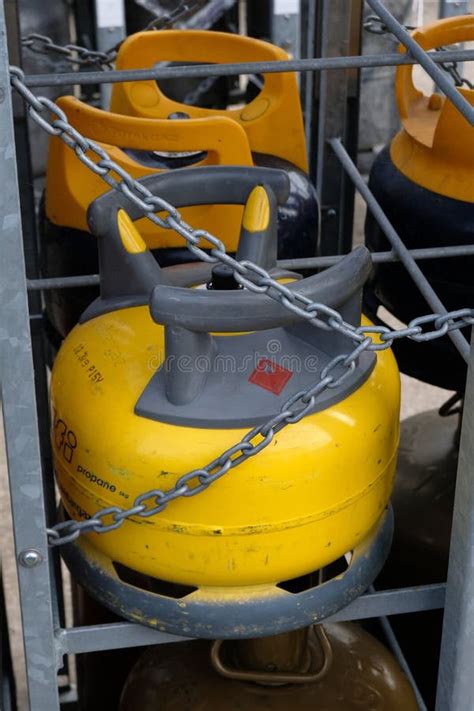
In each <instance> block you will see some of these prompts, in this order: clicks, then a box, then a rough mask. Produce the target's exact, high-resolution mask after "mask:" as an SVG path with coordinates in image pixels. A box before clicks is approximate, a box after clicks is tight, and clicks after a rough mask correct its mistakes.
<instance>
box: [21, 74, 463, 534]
mask: <svg viewBox="0 0 474 711" xmlns="http://www.w3.org/2000/svg"><path fill="white" fill-rule="evenodd" d="M10 75H11V84H12V86H13V87H14V88H15V89H16V90H17V91H18V92H19V94H20V95H21V96H22V97H23V99H24V100H25V102H26V104H27V107H28V112H29V114H30V116H31V118H32V119H33V121H35V123H37V124H38V125H39V126H41V127H42V128H43V129H44V130H45V131H47V132H48V133H49V134H50V135H52V136H56V137H58V138H59V139H60V140H62V141H63V142H64V143H65V144H66V145H67V146H69V148H71V149H72V150H73V151H74V152H75V154H76V156H77V157H78V159H79V160H80V161H81V162H82V163H83V164H84V165H86V166H87V167H88V168H90V170H91V171H92V172H93V173H95V175H98V176H99V177H101V178H102V180H104V181H105V182H106V183H107V184H108V185H109V186H110V187H112V188H114V189H115V190H117V191H119V192H120V193H122V194H123V195H125V196H126V197H127V198H128V199H129V200H130V201H131V202H133V203H134V205H136V206H138V207H139V208H140V210H142V211H143V213H144V215H145V216H146V217H148V219H149V220H151V221H152V222H154V223H155V224H157V225H159V226H160V227H163V228H165V229H171V230H174V231H175V232H177V233H178V234H179V235H181V236H182V237H183V238H184V240H185V242H186V246H187V248H188V249H189V251H190V252H192V254H193V255H194V256H196V257H198V258H199V259H201V260H203V261H205V262H210V263H216V262H220V263H221V264H225V265H227V266H230V267H231V268H232V270H233V273H234V277H235V279H236V280H237V282H238V283H239V284H241V285H242V286H243V287H245V288H247V289H249V290H250V291H252V292H254V293H258V294H266V295H267V296H269V297H270V298H272V299H274V300H275V301H277V302H278V303H280V304H281V305H283V306H284V307H285V308H287V309H288V310H289V311H291V312H293V313H295V314H297V315H298V316H300V317H301V318H303V319H305V320H307V321H308V322H309V323H311V324H313V325H314V326H316V327H318V328H322V329H324V330H331V329H332V330H334V331H337V332H338V333H341V334H342V335H344V336H345V337H347V338H348V339H349V341H350V342H351V343H352V344H353V346H354V347H353V348H352V349H351V350H349V351H348V352H347V353H344V354H341V355H338V356H336V357H335V358H333V359H332V360H331V361H330V362H329V363H328V364H327V365H326V366H325V368H323V370H322V371H321V373H320V374H319V378H318V379H317V380H316V382H315V383H314V385H312V386H311V387H310V388H308V389H307V390H301V391H299V392H297V393H295V394H294V395H292V396H291V397H290V398H289V399H288V400H287V401H286V402H285V403H284V404H283V405H282V407H281V409H280V412H279V413H278V415H276V416H275V417H272V418H271V419H270V420H268V421H267V422H265V424H263V425H259V426H258V427H255V428H253V429H252V430H250V431H249V432H248V433H247V434H246V435H245V436H244V437H243V438H242V439H241V440H240V441H239V442H237V443H236V444H234V445H233V446H232V447H229V448H228V449H226V451H225V452H223V453H222V454H221V455H220V456H219V457H217V458H216V459H214V460H213V461H212V462H209V463H208V464H207V465H205V466H203V467H202V468H199V469H193V470H192V471H190V472H187V473H186V474H184V475H183V476H181V477H179V479H178V480H177V482H176V483H175V485H174V486H173V487H171V488H170V489H167V490H161V489H152V490H150V491H147V492H144V493H143V494H140V496H138V497H137V498H136V499H135V501H134V502H133V505H132V506H131V507H130V508H128V509H123V508H121V507H119V506H113V507H109V508H105V509H102V510H101V511H98V512H97V513H96V514H94V516H93V517H91V518H88V519H87V518H86V519H85V520H82V521H74V520H68V521H64V522H61V523H58V524H56V525H55V526H54V527H53V528H50V529H48V539H49V543H50V545H52V546H57V545H62V544H65V543H70V542H71V541H73V540H75V539H76V538H78V537H79V536H80V535H81V534H82V533H85V532H88V531H94V532H95V533H106V532H107V531H113V530H115V529H117V528H119V527H120V526H121V525H122V524H123V522H124V521H125V520H126V519H128V518H130V517H132V516H139V517H145V518H148V517H150V516H154V515H155V514H158V513H160V512H161V511H163V510H164V509H165V508H166V507H167V506H168V504H169V503H170V502H171V501H173V500H174V499H177V498H179V497H189V496H195V495H196V494H199V493H200V492H202V491H205V490H206V489H207V488H208V487H209V486H210V485H211V484H212V483H213V482H215V481H217V480H218V479H220V478H221V477H222V476H224V475H225V474H226V473H227V472H228V471H229V470H230V469H233V468H235V467H236V466H239V465H240V464H242V463H243V462H246V461H247V460H248V459H250V458H251V457H254V456H255V455H256V454H258V452H261V451H262V450H263V449H265V447H267V446H268V445H269V444H270V442H271V441H272V439H273V438H274V436H275V435H276V434H277V433H278V432H280V431H281V430H282V429H283V428H284V427H286V426H288V425H293V424H296V423H297V422H299V421H300V420H301V419H302V418H303V417H305V416H306V415H307V414H309V413H310V412H311V411H312V409H313V407H314V405H315V403H316V398H317V397H318V395H320V394H321V393H322V392H324V391H325V390H326V389H328V388H331V389H332V388H337V387H339V386H340V385H341V384H342V383H343V381H344V380H345V379H346V378H347V377H348V376H349V375H350V374H351V373H352V372H353V371H354V369H355V368H356V366H357V363H358V360H359V358H360V356H361V355H362V354H363V353H364V352H366V351H379V350H384V349H386V348H389V347H390V346H391V345H392V343H393V342H394V341H395V340H398V339H399V338H410V339H412V340H414V341H419V342H422V341H430V340H433V339H435V338H439V337H441V336H444V335H445V334H446V333H448V331H452V330H453V329H457V328H464V327H465V326H470V325H473V324H474V309H470V308H466V309H460V310H457V311H452V312H451V313H448V314H444V315H440V314H429V315H427V316H419V317H417V318H415V319H413V320H412V321H410V323H409V324H408V326H407V327H406V328H403V329H399V330H391V329H390V328H388V327H386V326H354V325H352V324H350V323H347V322H346V321H345V320H344V319H343V317H342V316H341V314H340V313H339V312H338V311H336V310H335V309H332V308H330V307H329V306H326V305H325V304H322V303H319V302H316V301H311V299H308V298H307V297H305V296H303V295H302V294H299V293H295V292H293V291H292V290H291V289H289V288H288V287H287V286H285V285H284V284H280V283H279V282H278V281H275V280H274V279H273V278H272V277H271V276H270V274H269V272H268V271H266V270H265V269H263V267H260V266H258V265H257V264H254V263H253V262H250V261H247V260H246V261H242V262H238V261H237V260H236V259H235V258H234V257H232V256H230V255H229V254H227V252H226V250H225V247H224V245H223V243H222V242H221V240H219V239H217V237H214V236H213V235H211V234H210V233H209V232H206V231H205V230H199V229H194V228H193V227H191V226H190V225H188V224H187V223H186V222H185V221H184V220H183V218H182V217H181V215H180V213H179V212H178V210H177V209H176V208H175V207H174V206H173V205H170V204H169V203H168V202H166V201H165V200H163V199H162V198H160V197H158V196H157V195H153V194H152V193H151V192H150V191H149V190H148V188H146V187H145V186H144V185H143V184H142V183H140V182H139V181H137V180H135V179H134V178H132V176H131V175H130V174H129V173H127V171H126V170H125V169H124V168H122V167H121V166H120V165H118V164H117V163H115V161H113V160H112V159H111V158H110V156H109V155H108V154H107V152H106V151H105V150H104V149H103V148H102V147H101V146H99V145H98V144H97V143H95V142H94V141H91V140H90V139H88V138H85V137H84V136H83V135H82V134H81V133H79V132H78V131H77V130H76V129H75V128H74V127H73V126H71V124H70V123H69V121H68V118H67V116H66V114H65V113H64V112H63V111H62V109H61V108H60V107H59V106H58V105H57V104H56V103H54V102H53V101H51V100H50V99H47V98H45V97H43V96H38V97H37V96H35V95H34V94H33V93H32V92H31V91H30V90H29V89H28V87H27V86H26V85H25V83H24V74H23V72H22V71H21V69H19V68H17V67H11V68H10ZM45 113H46V114H49V113H51V114H52V119H50V120H48V118H46V117H45V116H44V114H45ZM156 212H160V214H161V217H158V215H157V214H155V213H156ZM204 250H207V251H204ZM373 336H376V337H377V340H374V338H373ZM354 344H355V345H354Z"/></svg>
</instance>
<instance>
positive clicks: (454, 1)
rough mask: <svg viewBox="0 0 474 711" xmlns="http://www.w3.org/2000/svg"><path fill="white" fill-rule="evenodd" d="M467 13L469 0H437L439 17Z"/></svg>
mask: <svg viewBox="0 0 474 711" xmlns="http://www.w3.org/2000/svg"><path fill="white" fill-rule="evenodd" d="M468 13H469V0H439V16H440V17H456V16H457V15H467V14H468Z"/></svg>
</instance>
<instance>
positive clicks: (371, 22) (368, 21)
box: [364, 15, 418, 42]
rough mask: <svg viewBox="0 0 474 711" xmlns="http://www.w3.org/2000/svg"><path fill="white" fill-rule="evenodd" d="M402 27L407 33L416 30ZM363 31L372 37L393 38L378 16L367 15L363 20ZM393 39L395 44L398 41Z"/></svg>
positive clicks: (410, 27) (410, 26)
mask: <svg viewBox="0 0 474 711" xmlns="http://www.w3.org/2000/svg"><path fill="white" fill-rule="evenodd" d="M403 27H404V28H405V29H406V30H407V32H412V31H413V30H417V29H418V28H417V27H414V26H412V25H403ZM364 30H365V31H366V32H370V34H372V35H393V37H395V35H394V34H393V32H391V30H389V29H388V27H387V25H386V24H385V23H384V21H383V20H382V19H381V18H380V17H379V16H378V15H368V16H367V17H366V18H365V20H364ZM395 39H396V41H397V42H398V41H399V40H398V39H397V38H396V37H395Z"/></svg>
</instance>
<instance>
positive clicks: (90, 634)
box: [56, 622, 189, 654]
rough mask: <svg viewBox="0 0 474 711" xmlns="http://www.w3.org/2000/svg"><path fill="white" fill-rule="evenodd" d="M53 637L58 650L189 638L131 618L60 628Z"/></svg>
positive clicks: (67, 651)
mask: <svg viewBox="0 0 474 711" xmlns="http://www.w3.org/2000/svg"><path fill="white" fill-rule="evenodd" d="M56 639H57V642H58V646H59V649H60V653H61V654H83V653H84V652H100V651H104V650H106V649H124V648H126V647H144V646H147V645H149V644H169V643H170V642H184V641H186V640H188V639H189V638H188V637H178V636H177V635H172V634H166V633H165V632H158V631H157V630H154V629H152V628H151V627H145V626H144V625H138V624H136V623H134V622H112V623H109V624H106V625H85V626H84V627H70V628H69V629H60V630H58V631H57V632H56Z"/></svg>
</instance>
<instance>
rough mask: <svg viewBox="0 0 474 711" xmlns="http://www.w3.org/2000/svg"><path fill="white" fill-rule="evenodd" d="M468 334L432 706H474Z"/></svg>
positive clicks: (473, 361)
mask: <svg viewBox="0 0 474 711" xmlns="http://www.w3.org/2000/svg"><path fill="white" fill-rule="evenodd" d="M473 659H474V337H473V339H472V340H471V358H470V363H469V369H468V376H467V384H466V392H465V400H464V414H463V422H462V432H461V444H460V449H459V464H458V473H457V479H456V496H455V500H454V511H453V527H452V531H451V547H450V554H449V568H448V582H447V586H446V602H445V608H444V620H443V637H442V642H441V655H440V662H439V675H438V691H437V697H436V711H464V709H466V711H467V709H473V708H474V675H473Z"/></svg>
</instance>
